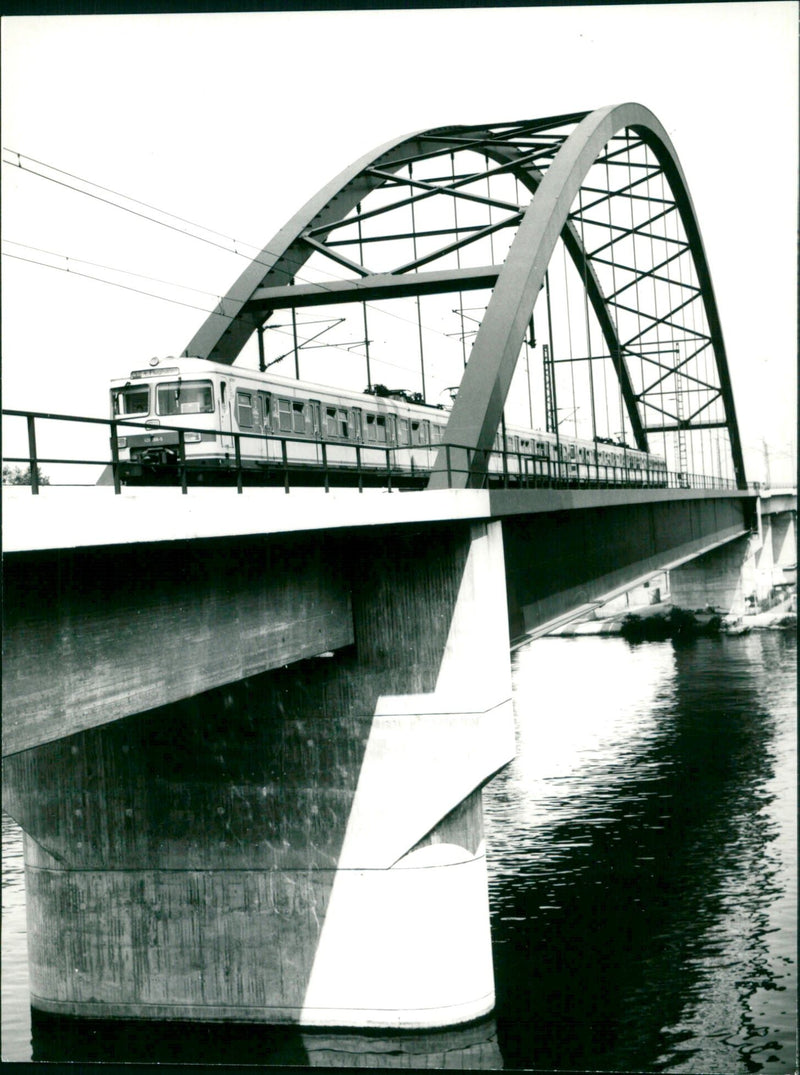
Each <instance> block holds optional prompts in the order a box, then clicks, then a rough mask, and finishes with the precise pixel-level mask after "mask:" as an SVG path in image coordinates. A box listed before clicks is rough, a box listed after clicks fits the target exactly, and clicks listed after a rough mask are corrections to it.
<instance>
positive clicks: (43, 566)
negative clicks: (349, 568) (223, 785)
mask: <svg viewBox="0 0 800 1075" xmlns="http://www.w3.org/2000/svg"><path fill="white" fill-rule="evenodd" d="M336 548H337V546H336V544H335V543H334V542H332V541H327V542H326V541H325V540H324V538H321V537H319V536H314V537H313V538H312V537H309V536H303V535H298V536H297V537H296V538H295V539H293V540H292V541H291V542H290V541H288V540H287V539H285V538H284V539H278V538H273V539H263V538H262V539H258V538H239V539H235V540H231V541H220V540H216V541H194V542H162V543H154V544H143V545H139V546H123V547H117V548H99V549H63V550H53V551H45V552H34V553H15V554H12V555H9V556H7V557H6V558H5V560H4V602H3V619H4V651H3V666H4V667H3V753H4V754H6V753H10V752H13V751H15V750H24V749H27V748H28V747H30V746H32V745H34V744H36V743H39V742H47V741H50V740H53V739H57V738H59V737H62V736H65V735H71V734H72V733H74V732H76V731H81V730H83V729H86V728H90V727H93V726H94V725H97V724H103V723H107V722H109V721H112V720H115V719H118V718H119V717H124V716H127V715H128V714H130V713H140V712H142V711H143V710H146V709H153V708H155V707H156V706H161V705H165V704H166V703H168V702H173V701H177V700H179V699H181V698H186V697H188V696H190V695H193V694H198V693H200V692H201V691H204V690H208V689H209V688H211V687H215V686H219V685H221V684H224V683H231V682H234V681H236V680H239V679H242V678H243V677H244V676H250V675H254V674H257V673H259V672H264V671H266V670H267V669H270V668H279V667H281V666H282V665H284V664H287V663H289V662H291V661H296V660H300V659H302V658H304V657H311V656H313V655H315V654H318V653H322V652H324V651H326V650H332V649H337V648H339V647H341V646H346V645H349V644H350V643H351V642H352V641H353V623H352V610H351V607H350V593H349V587H348V584H347V580H346V579H345V578H343V577H342V575H341V573H340V572H339V571H338V568H337V563H338V561H337V560H336V557H337V552H336Z"/></svg>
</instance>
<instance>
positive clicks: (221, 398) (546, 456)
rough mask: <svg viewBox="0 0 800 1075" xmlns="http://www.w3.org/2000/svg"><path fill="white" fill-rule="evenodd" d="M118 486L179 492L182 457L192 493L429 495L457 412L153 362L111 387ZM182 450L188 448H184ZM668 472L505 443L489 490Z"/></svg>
mask: <svg viewBox="0 0 800 1075" xmlns="http://www.w3.org/2000/svg"><path fill="white" fill-rule="evenodd" d="M111 412H112V417H113V418H114V419H116V421H117V423H118V424H117V427H116V450H117V456H118V461H119V462H118V466H119V474H120V477H121V480H122V481H123V482H126V483H130V484H135V483H140V484H152V483H159V482H170V481H175V480H176V477H177V473H178V469H179V463H180V461H181V460H180V456H181V451H182V452H183V456H184V460H185V464H186V468H187V472H188V473H190V474H191V476H192V481H198V482H213V481H218V480H226V479H227V480H229V479H230V475H231V473H232V472H238V471H239V470H241V471H243V472H245V473H247V474H248V475H249V478H250V480H258V478H256V476H257V475H258V476H260V479H261V480H263V481H264V482H268V481H269V480H270V479H272V480H278V478H281V480H282V476H285V475H286V473H287V472H289V471H291V473H292V475H293V480H303V479H305V480H308V481H312V480H319V475H320V473H321V472H322V471H324V472H325V473H327V474H328V475H329V476H331V475H333V476H334V478H335V479H337V480H339V481H343V482H346V481H347V480H348V477H349V478H351V479H352V480H364V478H365V477H366V478H367V480H368V479H369V478H370V476H372V477H374V478H375V479H376V480H378V479H381V478H382V477H383V476H385V475H386V474H387V472H391V474H392V475H393V476H394V478H395V479H396V480H398V481H399V483H400V484H403V479H405V482H406V483H407V484H411V485H413V484H415V483H416V484H418V485H422V484H424V480H425V478H426V476H427V474H428V472H429V471H430V469H431V468H432V466H433V464H434V461H435V459H436V455H437V451H438V447H439V445H440V444H441V442H442V439H443V436H444V430H445V427H446V425H447V419H448V414H447V411H446V410H444V409H443V408H441V407H433V406H429V405H426V404H424V403H421V402H418V401H413V400H409V398H408V396H407V394H404V393H400V392H389V391H387V390H384V391H382V392H380V393H379V392H376V391H373V392H372V393H370V392H363V393H362V392H353V391H348V390H344V389H333V388H330V387H325V386H323V385H317V384H312V383H310V382H306V381H297V380H292V379H288V378H284V377H279V376H276V375H274V374H272V373H269V372H265V373H260V372H258V371H256V370H249V369H244V368H239V367H236V366H227V365H221V364H219V363H215V362H209V361H208V360H206V359H200V358H167V359H164V360H160V359H151V360H150V365H149V366H148V367H146V368H143V369H135V370H132V371H131V372H130V374H129V375H128V376H127V377H125V378H118V379H116V380H114V381H112V383H111ZM181 440H182V442H183V443H182V445H181ZM660 472H663V473H664V477H665V478H666V467H665V465H664V462H663V460H659V459H658V457H656V456H652V455H648V454H646V453H643V452H636V451H633V450H631V449H629V448H623V447H621V446H617V445H611V444H603V445H599V444H598V445H595V444H593V443H592V442H587V441H577V440H574V439H569V438H565V437H561V438H559V439H558V440H557V439H556V438H555V437H554V436H553V435H552V434H549V433H542V432H537V431H533V430H526V429H521V428H517V427H510V426H509V427H507V428H505V429H504V430H502V431H498V434H497V436H496V438H495V443H494V450H493V451H492V453H491V456H490V460H489V474H490V480H491V479H494V480H499V479H500V478H501V477H502V476H503V475H505V476H506V477H505V480H511V481H513V482H515V483H517V484H542V483H545V482H547V481H550V480H555V479H562V480H563V479H566V480H568V481H570V482H575V483H576V484H584V483H594V482H602V483H610V482H611V481H614V482H615V483H616V482H617V480H619V481H620V482H622V481H624V476H625V475H627V477H628V480H631V481H633V482H634V483H637V484H638V482H639V476H641V481H644V480H645V479H644V475H645V474H648V475H650V476H651V477H652V476H653V475H654V474H658V473H660Z"/></svg>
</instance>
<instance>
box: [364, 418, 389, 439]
mask: <svg viewBox="0 0 800 1075" xmlns="http://www.w3.org/2000/svg"><path fill="white" fill-rule="evenodd" d="M366 419H367V440H368V441H370V442H371V443H372V444H385V443H386V415H385V414H368V415H366Z"/></svg>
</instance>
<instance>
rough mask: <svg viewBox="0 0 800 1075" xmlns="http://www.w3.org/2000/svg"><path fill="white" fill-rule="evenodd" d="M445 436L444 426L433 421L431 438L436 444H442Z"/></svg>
mask: <svg viewBox="0 0 800 1075" xmlns="http://www.w3.org/2000/svg"><path fill="white" fill-rule="evenodd" d="M443 437H444V426H440V425H436V423H435V422H431V440H432V441H433V443H434V444H441V443H442V438H443Z"/></svg>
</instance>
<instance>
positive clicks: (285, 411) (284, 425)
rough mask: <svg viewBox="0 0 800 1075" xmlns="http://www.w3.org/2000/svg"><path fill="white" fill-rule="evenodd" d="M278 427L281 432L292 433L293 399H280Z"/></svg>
mask: <svg viewBox="0 0 800 1075" xmlns="http://www.w3.org/2000/svg"><path fill="white" fill-rule="evenodd" d="M278 429H279V430H280V431H281V433H292V432H293V431H294V427H293V425H292V401H291V400H289V399H279V400H278Z"/></svg>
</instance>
